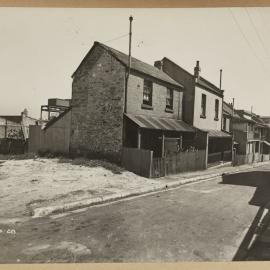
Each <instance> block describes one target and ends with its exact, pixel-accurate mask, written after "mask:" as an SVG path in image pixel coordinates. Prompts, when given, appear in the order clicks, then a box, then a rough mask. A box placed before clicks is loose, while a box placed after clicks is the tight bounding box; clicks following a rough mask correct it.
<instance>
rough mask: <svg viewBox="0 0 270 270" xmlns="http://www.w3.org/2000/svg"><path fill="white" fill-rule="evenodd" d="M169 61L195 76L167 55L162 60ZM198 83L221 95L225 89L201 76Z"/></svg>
mask: <svg viewBox="0 0 270 270" xmlns="http://www.w3.org/2000/svg"><path fill="white" fill-rule="evenodd" d="M164 60H166V61H169V62H171V63H173V64H174V65H175V66H177V67H178V68H180V69H181V70H182V71H184V72H185V73H187V74H188V75H189V76H191V77H194V75H193V74H191V73H190V72H188V71H187V70H186V69H184V68H182V67H181V66H179V65H177V64H176V63H175V62H173V61H172V60H170V59H169V58H167V57H164V58H163V60H162V61H164ZM196 85H198V86H201V87H202V88H204V89H206V90H208V91H210V92H213V93H215V94H217V95H219V96H223V92H224V91H223V90H221V89H220V88H219V87H217V86H216V85H214V84H213V83H211V82H210V81H208V80H206V79H205V78H204V77H202V76H199V78H198V80H197V82H196Z"/></svg>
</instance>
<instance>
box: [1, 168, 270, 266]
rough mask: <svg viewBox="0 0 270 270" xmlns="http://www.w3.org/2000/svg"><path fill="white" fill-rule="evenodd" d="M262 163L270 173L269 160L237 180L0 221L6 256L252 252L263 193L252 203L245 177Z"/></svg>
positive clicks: (27, 259)
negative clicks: (253, 229)
mask: <svg viewBox="0 0 270 270" xmlns="http://www.w3.org/2000/svg"><path fill="white" fill-rule="evenodd" d="M258 170H260V172H265V173H268V172H270V165H267V166H264V167H261V168H260V169H259V168H257V169H254V172H248V173H247V174H243V176H241V175H240V177H239V176H237V177H236V179H237V180H238V182H237V181H236V180H235V179H232V180H230V179H225V180H226V181H225V182H224V179H222V178H221V177H218V178H215V179H212V180H210V181H205V182H200V183H195V184H189V185H184V186H182V187H180V188H176V189H172V190H168V191H165V192H159V193H155V194H151V195H147V196H141V197H137V198H133V199H128V200H123V201H118V202H115V203H111V204H107V205H102V206H95V207H91V208H88V209H81V210H77V211H73V212H70V213H64V214H60V215H55V216H51V217H46V218H37V219H29V220H25V221H21V222H17V223H15V224H8V223H3V224H0V230H2V233H1V231H0V246H1V249H0V263H16V262H18V263H31V262H35V263H41V262H176V261H231V260H233V259H239V258H240V260H241V258H242V259H245V258H247V254H244V256H243V252H241V250H243V249H246V246H245V245H247V244H249V243H250V239H247V238H249V237H247V236H250V226H251V224H253V225H254V218H255V217H256V215H257V216H258V211H259V209H260V207H259V206H260V205H258V203H257V201H258V200H257V201H256V202H255V203H253V201H254V194H255V191H256V190H258V187H257V186H256V183H255V184H254V183H252V185H251V184H250V183H246V182H245V180H246V179H247V178H248V177H247V175H248V176H250V177H249V178H250V179H254V177H253V173H258ZM268 178H269V179H270V177H268ZM239 179H240V180H239ZM235 181H236V182H237V183H235ZM253 182H254V181H253ZM255 182H256V181H255ZM256 194H257V193H256ZM252 198H253V199H252ZM264 198H265V196H264ZM251 200H253V201H251ZM255 220H256V218H255ZM255 223H256V225H258V220H257V221H256V222H255ZM253 227H254V226H253ZM255 227H256V226H255ZM239 251H240V252H239ZM237 254H238V255H237ZM239 254H241V256H242V257H241V256H240V257H239Z"/></svg>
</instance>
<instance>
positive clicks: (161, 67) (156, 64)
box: [154, 60, 163, 70]
mask: <svg viewBox="0 0 270 270" xmlns="http://www.w3.org/2000/svg"><path fill="white" fill-rule="evenodd" d="M154 66H155V67H156V68H158V69H160V70H163V62H162V61H161V60H159V61H155V63H154Z"/></svg>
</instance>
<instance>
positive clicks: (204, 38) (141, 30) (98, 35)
mask: <svg viewBox="0 0 270 270" xmlns="http://www.w3.org/2000/svg"><path fill="white" fill-rule="evenodd" d="M130 15H132V16H133V18H134V20H133V35H132V56H134V57H136V58H138V59H140V60H142V61H144V62H146V63H149V64H153V63H154V61H156V60H160V59H162V58H163V57H165V56H166V57H168V58H169V59H171V60H172V61H174V62H175V63H177V64H178V65H180V66H181V67H183V68H185V69H186V70H188V71H190V72H192V73H193V68H194V66H195V63H196V60H199V61H200V66H201V75H202V76H203V77H204V78H206V79H207V80H209V81H211V82H212V83H214V84H216V85H217V86H219V70H220V69H223V79H222V88H223V89H224V90H225V92H224V99H225V100H226V101H227V102H232V98H235V107H236V108H238V109H246V110H250V109H251V106H252V108H253V112H255V113H257V114H259V115H270V106H269V100H270V8H204V9H203V8H202V9H191V8H190V9H183V8H181V9H176V8H174V9H153V8H152V9H124V8H122V9H93V8H83V9H78V8H77V9H68V8H49V9H47V8H0V74H1V75H0V115H7V114H10V115H15V114H20V113H21V112H22V111H23V109H24V108H27V109H28V111H29V115H30V116H33V117H39V116H40V106H41V105H46V104H47V100H48V98H71V92H72V89H71V85H72V79H71V75H72V73H73V72H74V71H75V69H76V68H77V66H78V65H79V64H80V62H81V60H82V59H83V57H84V56H85V55H86V53H87V52H88V51H89V50H90V48H91V47H92V45H93V43H94V41H99V42H102V43H104V44H106V45H108V46H110V47H113V48H115V49H118V50H120V51H122V52H125V53H128V31H129V16H130Z"/></svg>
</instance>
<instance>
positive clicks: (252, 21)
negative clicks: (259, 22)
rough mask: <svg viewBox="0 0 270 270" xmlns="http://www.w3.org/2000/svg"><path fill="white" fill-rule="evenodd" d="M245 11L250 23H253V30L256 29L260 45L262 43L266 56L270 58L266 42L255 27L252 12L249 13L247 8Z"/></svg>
mask: <svg viewBox="0 0 270 270" xmlns="http://www.w3.org/2000/svg"><path fill="white" fill-rule="evenodd" d="M245 11H246V13H247V15H248V18H249V21H250V22H251V24H252V26H253V28H254V30H255V32H256V35H257V37H258V39H259V41H260V43H261V45H262V47H263V49H264V52H265V54H266V56H267V57H269V53H268V51H267V49H266V46H265V43H264V41H263V39H262V37H261V34H260V33H259V31H258V29H257V27H256V25H255V23H254V20H253V19H252V17H251V15H250V12H249V11H248V9H247V8H245Z"/></svg>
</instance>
